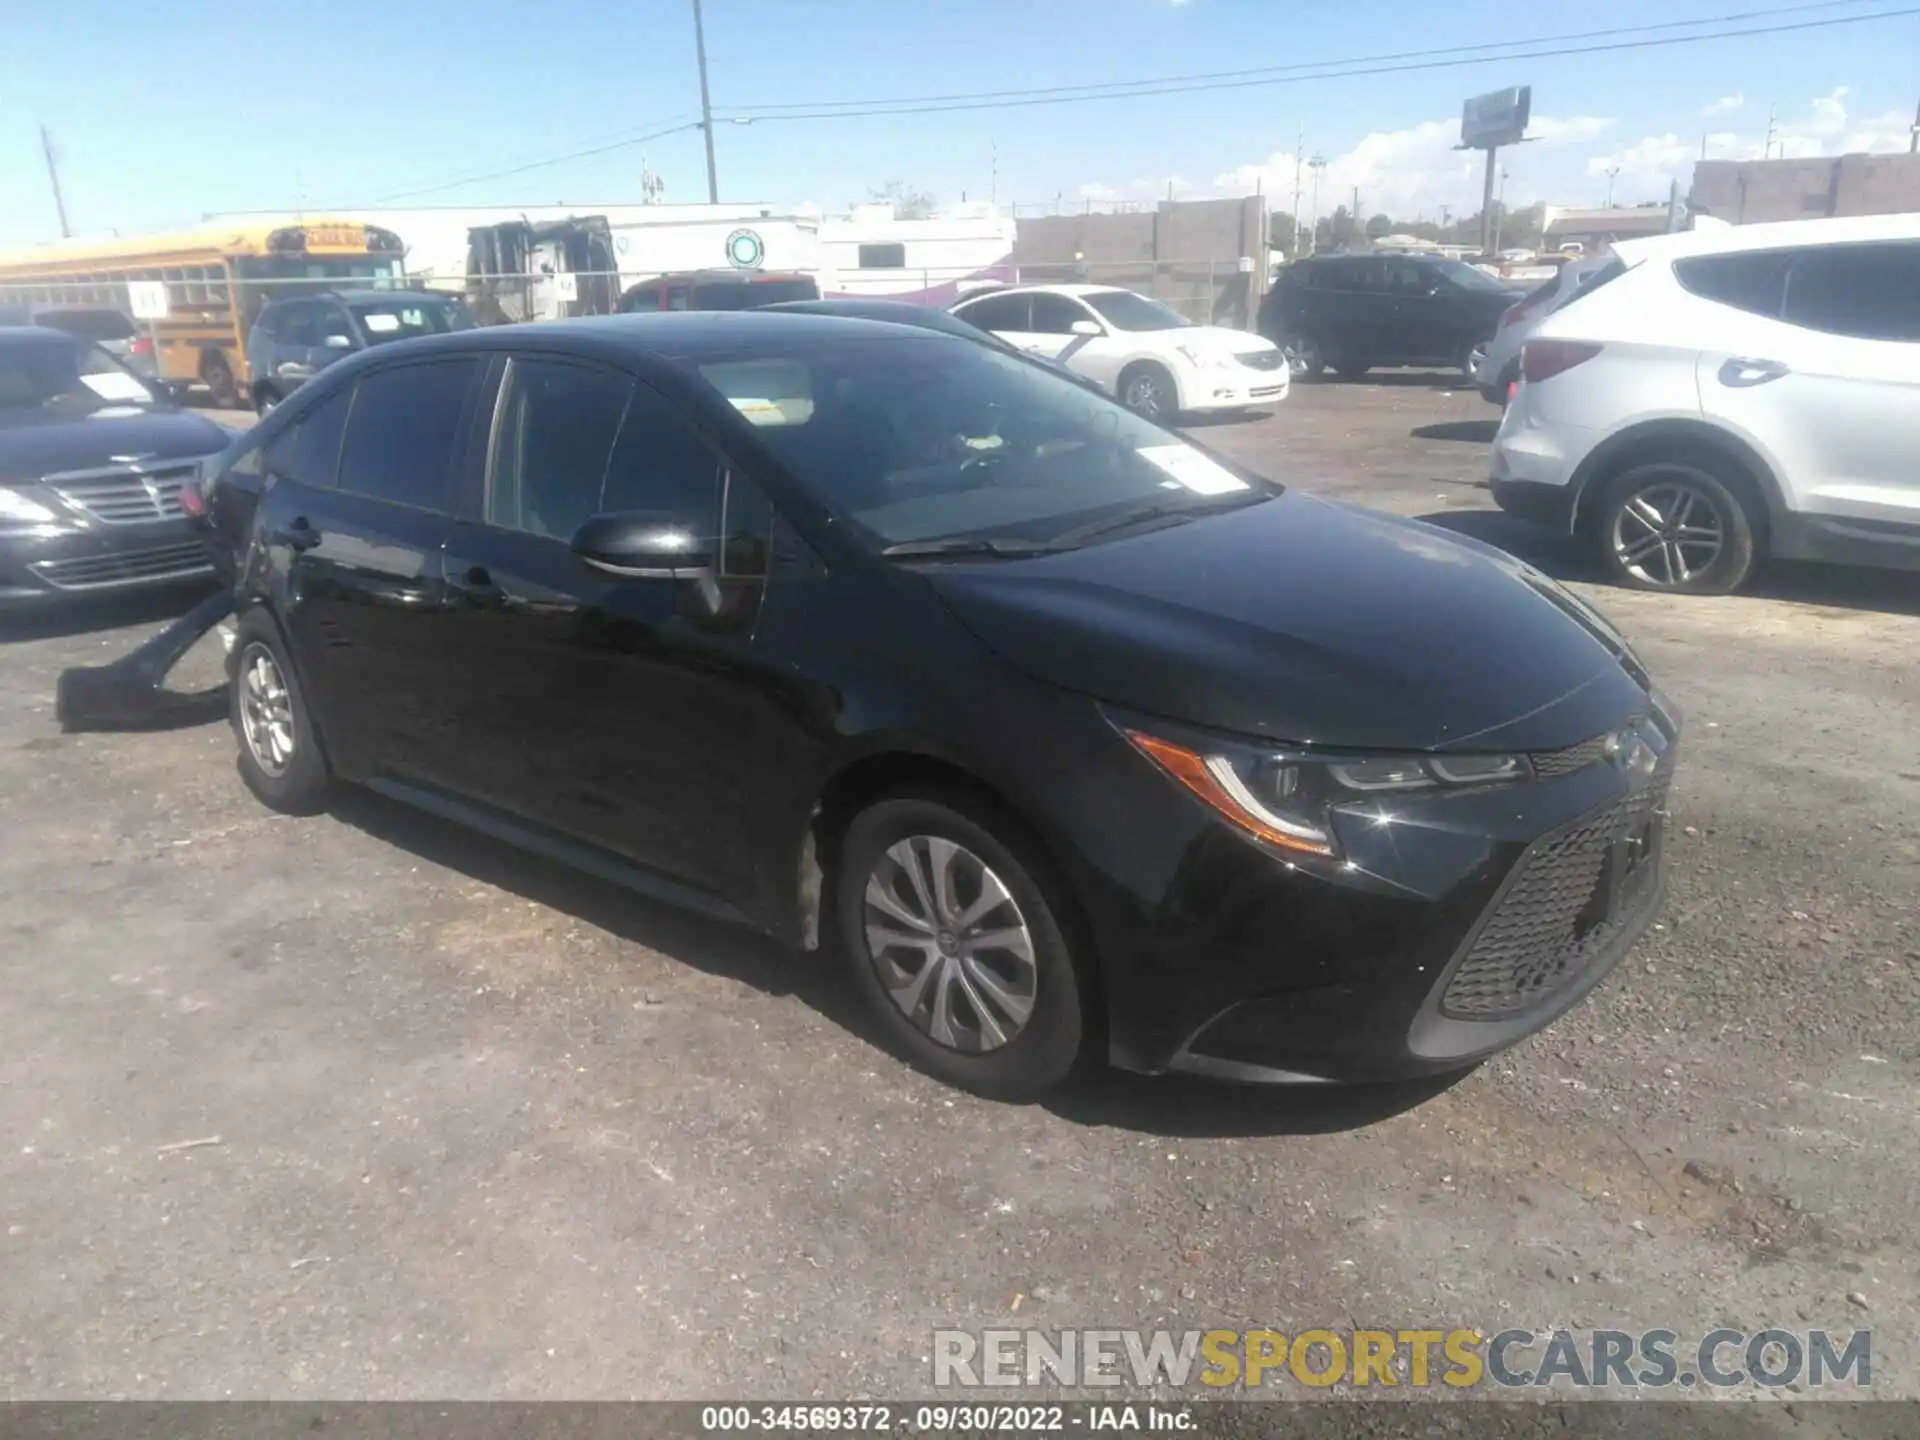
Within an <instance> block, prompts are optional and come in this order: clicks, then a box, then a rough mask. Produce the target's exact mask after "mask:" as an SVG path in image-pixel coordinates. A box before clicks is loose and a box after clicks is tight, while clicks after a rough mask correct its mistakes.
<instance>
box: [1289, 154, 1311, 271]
mask: <svg viewBox="0 0 1920 1440" xmlns="http://www.w3.org/2000/svg"><path fill="white" fill-rule="evenodd" d="M1306 148H1307V127H1306V126H1304V125H1302V126H1301V127H1300V136H1299V138H1298V139H1297V140H1295V141H1294V142H1293V244H1292V245H1290V246H1288V247H1287V249H1288V252H1289V253H1288V255H1287V258H1288V259H1289V260H1298V259H1299V258H1300V167H1301V166H1302V165H1303V164H1305V163H1306V158H1307V157H1306V155H1305V154H1304V153H1303V152H1304V151H1305V150H1306Z"/></svg>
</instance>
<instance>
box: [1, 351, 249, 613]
mask: <svg viewBox="0 0 1920 1440" xmlns="http://www.w3.org/2000/svg"><path fill="white" fill-rule="evenodd" d="M166 393H167V392H165V391H164V390H161V389H159V387H158V385H157V382H154V381H150V380H144V379H142V378H141V377H139V376H137V375H134V374H133V373H132V372H131V371H129V370H127V369H126V367H125V366H123V365H121V364H120V363H119V362H118V361H117V360H115V359H114V358H113V357H112V356H110V355H108V354H107V353H106V352H105V351H104V350H102V349H101V348H100V347H99V346H98V345H94V344H91V343H89V342H88V341H85V340H81V339H79V338H78V337H76V336H72V335H67V334H64V333H63V332H61V331H58V330H47V329H42V328H39V327H37V326H36V327H33V328H20V329H7V328H0V610H4V609H7V608H9V607H11V606H13V605H16V604H20V603H25V602H31V601H46V600H59V599H61V598H63V597H72V596H74V595H76V594H78V593H83V592H98V591H110V590H125V589H132V588H138V587H142V586H149V585H165V584H172V583H178V582H181V581H190V580H199V579H208V578H211V576H212V574H213V568H212V565H211V564H210V562H209V560H208V556H207V547H206V541H205V537H204V536H203V535H201V534H200V533H199V532H198V531H196V530H195V529H194V528H193V527H192V526H191V524H190V523H189V521H188V519H187V512H186V510H185V508H184V506H183V501H182V498H181V492H182V489H183V487H185V486H186V485H187V482H188V481H190V480H192V479H194V478H195V477H196V476H197V475H198V473H199V469H200V464H201V462H202V461H203V460H205V459H206V458H207V457H208V456H210V455H216V454H218V453H219V452H220V451H222V450H224V449H225V448H226V446H227V444H228V443H229V442H230V441H231V440H232V438H233V437H232V435H231V434H230V433H229V432H228V431H226V430H223V429H222V428H221V427H220V426H218V425H215V424H214V423H213V422H212V421H210V420H208V419H206V418H204V417H203V416H199V415H193V414H189V413H188V412H186V411H183V410H180V409H178V408H177V407H176V406H174V405H173V404H172V403H171V402H170V400H168V399H163V398H162V396H163V395H164V394H166Z"/></svg>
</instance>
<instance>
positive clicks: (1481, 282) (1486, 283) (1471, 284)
mask: <svg viewBox="0 0 1920 1440" xmlns="http://www.w3.org/2000/svg"><path fill="white" fill-rule="evenodd" d="M1433 268H1434V269H1435V270H1436V271H1438V272H1439V273H1440V274H1441V275H1443V276H1444V277H1446V278H1447V279H1449V280H1451V281H1453V283H1454V284H1456V285H1458V286H1459V287H1460V288H1461V289H1462V290H1488V291H1494V290H1497V291H1499V292H1500V293H1501V294H1503V295H1505V294H1511V293H1512V292H1513V286H1511V285H1509V284H1507V283H1506V282H1505V281H1503V280H1496V279H1494V278H1493V276H1491V275H1489V274H1487V272H1486V271H1484V270H1477V269H1475V268H1474V267H1473V266H1471V265H1469V264H1467V263H1466V262H1465V261H1463V260H1436V261H1434V262H1433Z"/></svg>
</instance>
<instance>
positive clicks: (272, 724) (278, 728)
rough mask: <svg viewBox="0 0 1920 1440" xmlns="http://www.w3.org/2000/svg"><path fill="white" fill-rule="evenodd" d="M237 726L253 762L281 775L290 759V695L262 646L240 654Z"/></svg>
mask: <svg viewBox="0 0 1920 1440" xmlns="http://www.w3.org/2000/svg"><path fill="white" fill-rule="evenodd" d="M240 729H241V732H242V733H243V734H244V735H245V737H246V741H247V749H248V751H249V752H250V753H251V754H252V756H253V762H254V764H256V765H258V766H259V767H260V768H261V769H262V770H263V771H265V772H266V773H267V774H268V775H273V776H280V775H284V774H285V773H286V771H287V766H288V764H289V763H290V762H291V761H292V760H293V748H294V741H293V696H292V695H291V694H290V693H288V690H287V682H286V677H285V676H283V675H282V674H281V673H280V666H279V663H278V662H277V661H276V660H275V659H274V658H273V652H272V651H271V650H269V649H267V647H266V646H264V645H260V644H254V645H249V646H248V647H247V651H246V654H244V655H243V656H241V657H240Z"/></svg>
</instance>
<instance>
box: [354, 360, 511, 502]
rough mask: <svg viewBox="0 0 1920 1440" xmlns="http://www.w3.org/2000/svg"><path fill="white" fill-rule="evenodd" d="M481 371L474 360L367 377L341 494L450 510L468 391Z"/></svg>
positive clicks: (360, 389) (359, 390) (358, 392)
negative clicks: (449, 493)
mask: <svg viewBox="0 0 1920 1440" xmlns="http://www.w3.org/2000/svg"><path fill="white" fill-rule="evenodd" d="M479 369H480V362H479V361H478V360H474V359H458V360H434V361H430V362H427V363H425V364H420V365H397V366H394V367H392V368H391V369H386V370H376V371H374V372H373V373H372V374H371V375H367V376H365V377H363V378H362V379H361V381H360V383H359V385H358V386H357V387H356V389H355V394H354V399H353V410H352V414H351V416H350V418H349V419H348V422H347V440H346V445H345V447H344V448H343V449H342V451H341V455H340V488H341V489H343V490H351V491H353V492H355V493H356V494H360V495H369V496H372V497H374V498H375V499H379V500H392V501H394V502H396V503H398V504H401V505H415V506H419V507H420V508H422V509H426V510H444V509H446V508H447V487H448V481H449V479H450V478H451V476H452V474H453V457H454V452H455V451H456V450H457V449H458V448H459V442H460V433H461V422H462V420H463V419H464V417H465V414H466V405H467V392H468V391H469V390H470V389H471V388H472V385H473V380H474V377H475V375H476V374H477V373H478V372H479Z"/></svg>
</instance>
